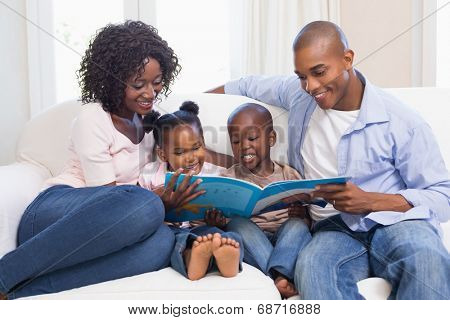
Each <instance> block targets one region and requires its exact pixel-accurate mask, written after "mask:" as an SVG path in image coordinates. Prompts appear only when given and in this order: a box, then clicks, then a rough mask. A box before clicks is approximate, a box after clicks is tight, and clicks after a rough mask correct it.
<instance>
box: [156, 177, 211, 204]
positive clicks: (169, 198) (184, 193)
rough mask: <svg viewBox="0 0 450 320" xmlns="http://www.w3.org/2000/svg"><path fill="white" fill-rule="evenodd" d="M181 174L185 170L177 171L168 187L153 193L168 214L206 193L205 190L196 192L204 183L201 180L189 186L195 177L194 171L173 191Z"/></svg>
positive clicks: (157, 189)
mask: <svg viewBox="0 0 450 320" xmlns="http://www.w3.org/2000/svg"><path fill="white" fill-rule="evenodd" d="M181 172H183V169H178V170H177V171H175V173H174V174H173V176H172V178H170V181H169V183H168V184H167V187H164V186H161V187H158V188H156V189H154V190H153V192H154V193H155V194H157V195H158V196H159V197H160V198H161V200H162V202H163V203H164V208H165V209H166V212H167V211H170V210H172V209H175V208H178V207H181V206H183V205H185V204H186V203H188V202H190V201H192V200H193V199H195V198H197V197H198V196H200V195H202V194H204V193H205V192H206V191H205V190H199V191H195V188H197V186H198V185H199V184H200V183H201V182H202V180H201V179H197V180H196V181H195V182H194V183H192V184H191V185H190V184H189V181H190V179H191V177H192V175H193V172H192V171H190V172H189V173H188V174H186V176H185V177H184V179H183V181H182V182H181V183H180V185H179V186H178V187H177V189H176V190H175V191H173V189H174V187H175V185H176V183H177V181H178V178H179V177H180V174H181Z"/></svg>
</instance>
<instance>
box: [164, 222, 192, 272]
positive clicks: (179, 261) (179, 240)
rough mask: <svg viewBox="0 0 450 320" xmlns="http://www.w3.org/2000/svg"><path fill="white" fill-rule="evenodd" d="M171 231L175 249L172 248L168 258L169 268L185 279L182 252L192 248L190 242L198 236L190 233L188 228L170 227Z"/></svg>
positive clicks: (184, 264) (185, 270)
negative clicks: (173, 236)
mask: <svg viewBox="0 0 450 320" xmlns="http://www.w3.org/2000/svg"><path fill="white" fill-rule="evenodd" d="M171 230H172V232H173V233H174V235H175V247H174V248H173V251H172V254H171V256H170V266H171V267H172V268H173V269H174V270H175V271H177V272H178V273H180V274H182V275H183V276H184V277H186V278H187V277H188V276H187V269H186V263H185V261H184V251H185V250H186V248H191V247H192V242H193V241H194V240H195V239H196V238H197V236H198V235H196V234H194V233H192V232H191V230H190V229H189V228H177V227H171Z"/></svg>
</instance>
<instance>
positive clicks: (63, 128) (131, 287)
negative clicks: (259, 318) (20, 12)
mask: <svg viewBox="0 0 450 320" xmlns="http://www.w3.org/2000/svg"><path fill="white" fill-rule="evenodd" d="M389 91H390V92H391V93H393V94H394V95H396V96H398V97H399V98H400V99H402V100H404V101H406V102H407V103H409V104H410V105H411V106H413V107H415V108H417V109H418V110H419V112H420V113H422V115H423V116H424V118H425V119H426V120H427V121H428V122H429V123H430V124H431V126H432V127H433V129H434V132H435V134H436V136H437V138H438V141H439V143H440V146H441V150H442V153H443V155H444V158H445V161H446V163H447V167H449V165H450V146H449V144H448V141H445V139H448V137H449V136H450V135H449V133H450V130H449V129H448V123H447V122H448V119H449V118H450V117H449V114H450V89H436V88H410V89H390V90H389ZM184 100H193V101H195V102H197V103H198V104H199V105H200V118H201V119H202V123H203V126H204V131H205V138H206V144H207V145H208V146H209V147H210V148H212V149H214V150H216V151H218V152H223V153H228V154H231V148H230V145H229V142H228V136H227V132H226V127H225V123H226V119H227V117H228V115H229V113H230V112H231V111H232V110H233V109H234V108H235V107H236V106H238V105H240V104H242V103H244V102H246V101H251V99H248V98H245V97H239V96H229V95H213V94H190V95H173V96H171V97H169V98H168V99H167V100H165V101H163V102H162V103H161V105H160V106H159V107H158V108H159V109H160V110H161V111H162V112H171V111H174V110H176V109H177V108H178V106H179V105H180V103H181V102H182V101H184ZM269 109H270V111H271V112H272V114H273V117H274V123H275V128H276V130H277V132H278V143H277V145H276V146H275V147H274V148H273V158H274V159H278V160H280V161H283V162H285V161H286V160H287V158H286V148H287V136H286V132H285V128H286V127H287V113H286V112H285V111H284V110H282V109H279V108H274V107H270V106H269ZM79 110H80V102H77V101H68V102H64V103H61V104H59V105H56V106H55V107H52V108H50V109H48V110H47V111H45V112H44V113H42V114H40V115H39V116H37V117H35V118H34V119H32V120H31V121H30V122H29V123H28V124H27V125H26V127H25V129H24V130H23V133H22V135H21V137H20V140H19V142H18V145H17V155H16V162H14V163H12V164H10V165H7V166H1V167H0V257H1V256H3V255H4V254H5V253H7V252H9V251H11V250H13V249H14V248H15V246H16V232H17V226H18V223H19V220H20V217H21V215H22V212H23V211H24V209H25V208H26V206H27V205H28V204H29V203H30V202H31V201H32V200H33V198H34V197H35V196H36V195H37V194H38V192H39V190H40V189H41V186H42V183H43V181H44V180H45V179H47V178H49V177H50V176H54V175H56V174H58V173H59V172H60V171H61V169H62V166H63V164H64V162H65V160H66V158H67V145H68V137H69V133H70V124H71V121H72V119H73V118H74V117H75V116H76V115H77V113H78V112H79ZM443 174H447V173H443ZM443 228H444V233H445V239H444V241H445V244H446V246H447V248H450V223H446V224H444V225H443ZM36 254H45V253H36ZM358 286H359V289H360V292H361V293H362V294H363V295H364V296H365V297H366V298H368V299H385V298H386V297H387V296H388V295H389V292H390V286H389V284H388V283H387V282H386V281H384V280H382V279H378V278H370V279H366V280H363V281H361V282H359V283H358ZM32 298H33V299H280V295H279V294H278V291H277V290H276V288H275V287H274V285H273V283H272V281H271V280H270V279H269V278H268V277H266V276H264V275H263V274H262V273H261V272H259V271H258V270H257V269H255V268H253V267H251V266H249V265H246V264H244V270H243V272H242V273H240V274H239V275H238V276H237V277H236V278H233V279H224V278H222V277H220V276H218V275H216V274H211V275H208V276H207V277H205V278H204V279H201V280H199V281H195V282H191V281H189V280H187V279H185V278H184V277H182V276H180V275H179V274H177V273H176V272H175V271H174V270H172V269H171V268H166V269H164V270H160V271H158V272H152V273H147V274H143V275H138V276H134V277H130V278H124V279H119V280H115V281H109V282H105V283H101V284H97V285H92V286H88V287H83V288H78V289H73V290H69V291H65V292H60V293H56V294H47V295H41V296H36V297H32Z"/></svg>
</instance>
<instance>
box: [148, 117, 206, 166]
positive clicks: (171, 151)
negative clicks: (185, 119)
mask: <svg viewBox="0 0 450 320" xmlns="http://www.w3.org/2000/svg"><path fill="white" fill-rule="evenodd" d="M157 152H158V156H159V157H160V158H161V160H163V161H166V162H168V163H169V166H170V169H171V170H173V171H176V170H178V169H179V168H182V169H183V173H185V174H186V173H188V172H189V171H193V172H194V174H199V173H200V171H201V170H202V167H203V163H204V162H205V146H204V141H203V137H202V135H201V134H200V132H198V129H197V128H195V127H190V126H187V125H186V126H185V125H181V126H177V127H176V128H175V129H173V130H170V131H168V132H164V137H163V147H162V148H158V149H157Z"/></svg>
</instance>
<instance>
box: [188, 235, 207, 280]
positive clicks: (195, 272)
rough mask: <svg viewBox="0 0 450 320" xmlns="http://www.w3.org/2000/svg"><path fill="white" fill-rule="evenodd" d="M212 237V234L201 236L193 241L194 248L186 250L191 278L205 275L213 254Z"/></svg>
mask: <svg viewBox="0 0 450 320" xmlns="http://www.w3.org/2000/svg"><path fill="white" fill-rule="evenodd" d="M212 239H213V235H212V234H208V235H206V236H199V237H197V239H196V240H195V241H194V242H193V243H192V249H186V250H185V261H186V266H187V275H188V278H189V280H198V279H201V278H203V277H204V276H205V274H206V271H207V270H208V265H209V261H210V259H211V256H212Z"/></svg>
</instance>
